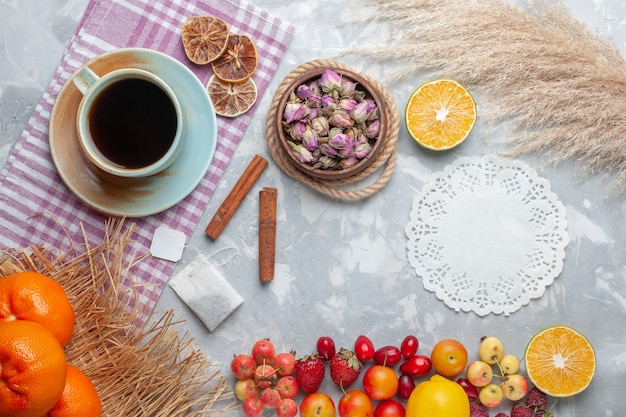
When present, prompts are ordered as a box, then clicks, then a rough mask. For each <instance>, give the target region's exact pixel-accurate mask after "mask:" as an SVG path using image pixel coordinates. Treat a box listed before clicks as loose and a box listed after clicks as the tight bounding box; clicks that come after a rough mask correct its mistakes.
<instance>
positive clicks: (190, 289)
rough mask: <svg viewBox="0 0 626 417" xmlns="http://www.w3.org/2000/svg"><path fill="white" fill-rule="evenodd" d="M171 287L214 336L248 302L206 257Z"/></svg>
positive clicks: (188, 268)
mask: <svg viewBox="0 0 626 417" xmlns="http://www.w3.org/2000/svg"><path fill="white" fill-rule="evenodd" d="M169 286H170V287H171V288H172V289H173V290H174V291H175V292H176V294H178V296H179V297H180V298H181V299H182V300H183V301H184V302H185V304H187V306H188V307H189V308H190V309H191V310H192V311H193V312H194V313H195V314H196V316H198V318H199V319H200V320H201V321H202V323H204V325H205V326H206V327H207V328H208V329H209V331H211V332H212V331H213V330H215V329H216V328H217V326H219V325H220V324H221V323H222V322H223V321H224V320H225V319H226V317H228V316H229V315H230V314H231V313H232V312H233V311H235V310H236V309H237V307H239V306H240V305H241V304H243V301H244V300H243V298H242V297H241V295H239V293H238V292H237V291H235V289H234V288H233V287H232V286H231V285H230V284H229V283H228V281H226V279H225V278H224V276H223V275H222V274H221V273H220V272H219V271H218V270H217V269H216V268H215V267H214V266H213V265H212V264H211V263H210V262H209V261H208V260H207V259H206V258H205V257H204V256H203V255H202V254H199V255H198V256H196V258H195V259H194V260H193V261H192V262H191V263H190V264H189V265H187V266H186V267H185V268H184V269H183V270H182V271H180V272H179V273H178V274H176V276H174V277H173V278H172V279H171V280H170V282H169Z"/></svg>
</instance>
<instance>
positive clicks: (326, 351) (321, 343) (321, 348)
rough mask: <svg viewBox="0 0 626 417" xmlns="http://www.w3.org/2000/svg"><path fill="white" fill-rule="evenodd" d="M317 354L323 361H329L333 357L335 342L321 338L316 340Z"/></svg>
mask: <svg viewBox="0 0 626 417" xmlns="http://www.w3.org/2000/svg"><path fill="white" fill-rule="evenodd" d="M317 353H318V354H319V355H320V356H321V357H322V359H324V360H326V361H327V360H330V358H332V357H333V356H334V355H335V341H334V340H333V339H332V338H330V337H328V336H322V337H320V338H319V339H317Z"/></svg>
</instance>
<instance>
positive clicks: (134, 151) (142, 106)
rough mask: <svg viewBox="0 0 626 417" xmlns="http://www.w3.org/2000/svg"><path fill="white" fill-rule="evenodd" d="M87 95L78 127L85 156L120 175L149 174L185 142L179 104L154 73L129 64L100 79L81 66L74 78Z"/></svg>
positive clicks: (168, 161)
mask: <svg viewBox="0 0 626 417" xmlns="http://www.w3.org/2000/svg"><path fill="white" fill-rule="evenodd" d="M73 82H74V85H75V86H76V87H77V88H78V89H79V90H80V92H81V93H82V94H83V98H82V100H81V102H80V105H79V108H78V114H77V119H76V123H77V131H78V138H79V141H80V144H81V147H82V149H83V151H84V152H85V154H86V155H87V157H88V158H89V159H90V160H91V161H92V162H93V163H94V164H95V165H96V166H97V167H98V168H100V169H102V170H103V171H106V172H108V173H110V174H113V175H117V176H121V177H146V176H150V175H154V174H157V173H159V172H161V171H163V170H164V169H166V168H167V167H168V166H170V165H171V164H172V163H173V162H174V161H175V160H176V158H177V157H178V155H179V154H180V151H181V150H182V148H183V145H184V144H183V142H184V139H185V138H184V134H183V133H184V130H185V129H184V126H183V117H182V112H181V107H180V103H179V101H178V99H177V98H176V95H175V94H174V92H173V91H172V89H171V88H170V87H169V86H168V85H167V84H166V83H165V82H164V81H163V80H162V79H161V78H159V77H157V76H156V75H154V74H152V73H150V72H148V71H144V70H141V69H134V68H125V69H119V70H115V71H112V72H109V73H107V74H105V75H103V76H102V77H99V76H98V75H97V74H95V73H94V72H93V71H92V70H91V69H89V68H88V67H86V66H85V67H83V68H82V69H81V70H80V71H79V72H78V73H77V74H76V75H75V76H74V78H73Z"/></svg>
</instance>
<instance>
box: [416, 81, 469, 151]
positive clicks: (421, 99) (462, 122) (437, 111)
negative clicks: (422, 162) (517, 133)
mask: <svg viewBox="0 0 626 417" xmlns="http://www.w3.org/2000/svg"><path fill="white" fill-rule="evenodd" d="M405 121H406V127H407V129H408V131H409V134H410V135H411V137H412V138H413V139H414V140H415V141H416V142H417V143H419V144H420V145H422V146H424V147H425V148H428V149H432V150H435V151H442V150H446V149H450V148H453V147H455V146H457V145H458V144H460V143H461V142H463V141H464V140H465V138H466V137H467V135H469V133H470V131H471V130H472V128H473V127H474V123H475V122H476V103H475V102H474V99H473V98H472V96H471V95H470V93H468V92H467V90H466V89H465V88H464V87H463V86H462V85H461V84H459V83H458V82H456V81H453V80H449V79H439V80H435V81H430V82H427V83H424V84H422V85H421V86H420V87H418V88H417V90H415V91H414V92H413V94H412V95H411V97H410V98H409V102H408V104H407V106H406V112H405Z"/></svg>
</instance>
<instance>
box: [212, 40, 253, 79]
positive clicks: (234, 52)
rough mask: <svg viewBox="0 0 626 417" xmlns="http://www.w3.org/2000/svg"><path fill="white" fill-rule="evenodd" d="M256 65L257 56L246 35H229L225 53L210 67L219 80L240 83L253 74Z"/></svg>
mask: <svg viewBox="0 0 626 417" xmlns="http://www.w3.org/2000/svg"><path fill="white" fill-rule="evenodd" d="M258 63H259V56H258V53H257V49H256V45H255V44H254V42H252V39H250V38H249V37H248V36H246V35H238V34H231V35H230V36H229V37H228V45H227V46H226V51H224V53H223V54H222V55H221V56H220V57H219V58H217V59H216V60H215V61H213V62H212V63H211V65H212V66H213V72H214V73H215V75H216V76H217V77H218V78H219V79H220V80H222V81H225V82H229V83H242V82H244V81H246V80H247V79H248V78H250V76H251V75H252V74H254V71H256V67H257V65H258Z"/></svg>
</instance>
